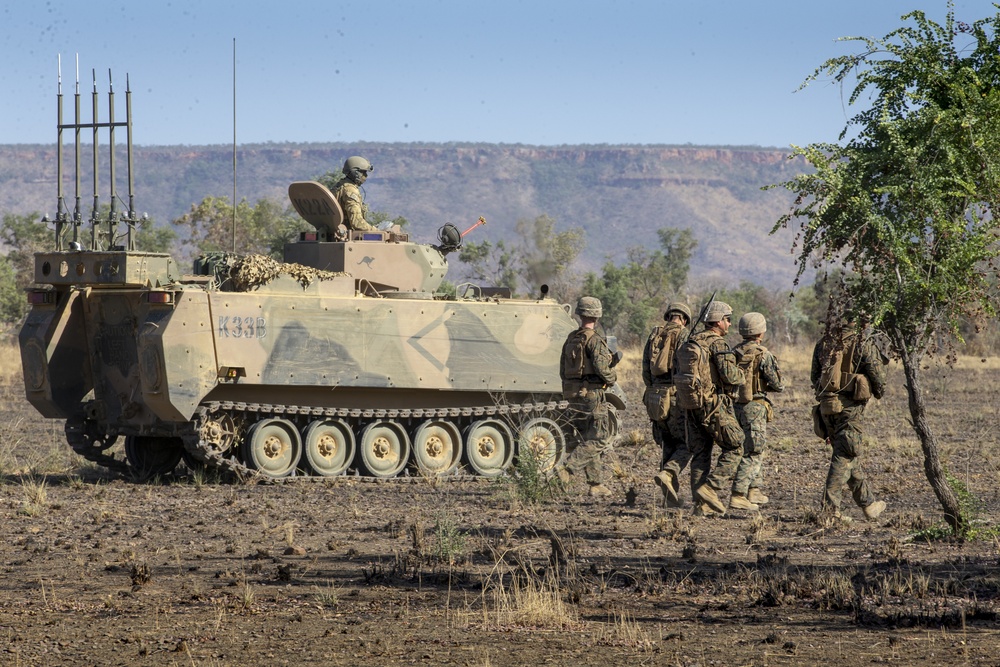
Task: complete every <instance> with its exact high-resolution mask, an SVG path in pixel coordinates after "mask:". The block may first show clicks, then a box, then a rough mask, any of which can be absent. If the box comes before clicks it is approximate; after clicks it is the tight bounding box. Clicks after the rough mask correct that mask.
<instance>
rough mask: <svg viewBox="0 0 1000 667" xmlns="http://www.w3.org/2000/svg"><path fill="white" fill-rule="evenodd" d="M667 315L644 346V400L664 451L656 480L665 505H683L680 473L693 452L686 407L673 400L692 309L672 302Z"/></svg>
mask: <svg viewBox="0 0 1000 667" xmlns="http://www.w3.org/2000/svg"><path fill="white" fill-rule="evenodd" d="M663 319H664V320H665V321H666V324H664V325H663V326H658V327H655V328H654V329H653V331H652V332H651V333H650V334H649V338H648V340H646V346H645V347H644V348H643V350H642V381H643V383H645V385H646V392H645V394H644V395H643V403H645V405H646V412H647V414H648V416H649V420H650V423H651V425H652V430H653V440H654V441H655V442H656V444H657V445H659V446H660V452H661V456H660V472H659V473H657V475H656V477H654V478H653V481H654V482H655V483H656V485H657V486H658V487H659V488H660V491H661V492H662V493H663V504H664V506H665V507H683V506H684V503H683V502H682V501H681V499H680V475H681V471H682V470H684V468H685V467H687V464H688V462H689V461H690V460H691V453H690V452H689V451H688V447H687V442H686V440H685V437H684V411H683V410H682V409H681V408H679V407H678V406H677V405H676V401H674V400H673V396H674V394H675V390H674V387H673V361H674V352H675V351H676V349H677V346H678V344H680V343H681V342H682V341H683V340H684V338H685V337H686V336H687V327H688V324H689V323H690V322H691V309H690V308H689V307H688V306H687V304H685V303H671V304H668V305H667V310H666V312H665V313H664V314H663Z"/></svg>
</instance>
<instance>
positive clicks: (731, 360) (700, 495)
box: [674, 301, 757, 516]
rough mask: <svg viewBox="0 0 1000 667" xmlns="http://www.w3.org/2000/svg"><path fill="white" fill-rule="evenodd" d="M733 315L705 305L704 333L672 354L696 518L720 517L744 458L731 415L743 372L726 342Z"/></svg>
mask: <svg viewBox="0 0 1000 667" xmlns="http://www.w3.org/2000/svg"><path fill="white" fill-rule="evenodd" d="M732 315H733V309H732V308H731V307H730V306H729V304H727V303H724V302H722V301H712V302H710V303H709V304H708V306H707V307H706V308H705V311H704V314H703V315H702V321H703V322H704V323H705V330H704V331H701V332H699V333H696V334H694V335H692V336H691V337H690V338H689V339H688V342H686V343H685V344H684V345H682V346H681V347H680V348H678V350H677V353H676V355H675V356H676V360H675V363H676V364H677V368H676V370H675V372H674V385H675V386H676V387H677V395H678V402H679V403H680V404H681V405H682V406H683V407H684V408H685V416H684V418H685V430H686V433H687V443H688V449H689V450H690V452H691V492H692V496H693V497H694V498H695V499H696V501H697V505H696V507H695V514H696V515H698V516H707V515H710V514H724V513H725V511H726V506H725V505H724V504H723V503H722V501H721V500H720V499H719V495H718V492H719V491H721V490H722V489H723V488H728V487H729V486H730V485H731V483H732V480H733V477H734V476H735V474H736V469H737V467H738V466H739V464H740V459H742V458H743V429H742V428H741V427H740V424H739V422H738V421H737V420H736V414H735V413H734V411H733V397H734V396H735V392H736V389H737V387H739V386H740V385H741V384H743V371H742V370H740V368H739V367H738V366H737V364H736V355H735V354H733V351H732V350H731V349H730V348H729V345H728V344H727V343H726V339H725V335H726V332H727V331H728V330H729V327H730V325H731V324H732ZM691 359H696V361H691ZM713 444H718V446H719V450H720V452H719V458H718V461H716V464H715V468H712V446H713ZM747 509H757V506H756V505H751V506H750V507H749V508H747Z"/></svg>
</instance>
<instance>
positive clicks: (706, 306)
mask: <svg viewBox="0 0 1000 667" xmlns="http://www.w3.org/2000/svg"><path fill="white" fill-rule="evenodd" d="M718 293H719V290H715V291H714V292H712V296H711V297H709V299H708V301H706V302H705V305H704V306H702V308H701V312H700V313H698V319H696V320H695V321H694V322H692V323H691V329H690V330H689V331H688V333H687V337H688V338H690V337H691V336H693V335H694V328H695V327H696V326H698V323H699V322H701V321H702V320H703V319H704V318H705V313H707V312H708V307H709V306H710V305H712V302H713V301H715V295H716V294H718Z"/></svg>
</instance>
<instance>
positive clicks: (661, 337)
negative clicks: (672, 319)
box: [649, 326, 684, 384]
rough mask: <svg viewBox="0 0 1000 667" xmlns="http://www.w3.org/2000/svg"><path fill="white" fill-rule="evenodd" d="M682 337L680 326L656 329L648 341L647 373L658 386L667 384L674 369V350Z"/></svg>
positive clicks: (682, 332)
mask: <svg viewBox="0 0 1000 667" xmlns="http://www.w3.org/2000/svg"><path fill="white" fill-rule="evenodd" d="M683 335H684V328H683V327H680V326H672V327H670V326H664V327H657V329H656V331H654V332H653V335H652V336H651V337H650V341H649V347H650V349H649V373H650V375H652V376H653V378H655V379H656V380H657V381H658V383H659V384H669V383H670V381H671V377H670V376H671V371H673V369H674V350H675V348H676V347H677V341H678V340H679V339H680V338H681V336H683Z"/></svg>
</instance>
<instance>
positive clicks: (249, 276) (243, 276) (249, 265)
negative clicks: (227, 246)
mask: <svg viewBox="0 0 1000 667" xmlns="http://www.w3.org/2000/svg"><path fill="white" fill-rule="evenodd" d="M282 274H284V275H288V276H291V277H293V278H295V279H296V280H297V281H298V282H299V284H301V285H302V286H303V287H308V286H309V285H310V284H311V283H312V282H313V281H314V280H333V279H334V278H340V277H344V276H349V275H351V274H349V273H344V272H342V271H322V270H320V269H314V268H311V267H308V266H303V265H301V264H285V263H283V262H279V261H278V260H276V259H274V258H272V257H268V256H267V255H240V256H235V257H233V258H232V261H231V264H230V271H229V276H230V278H232V280H233V286H234V287H235V288H236V290H237V291H239V292H247V291H250V290H252V289H255V288H257V287H260V286H261V285H266V284H267V283H269V282H271V281H272V280H274V279H275V278H277V277H278V276H280V275H282Z"/></svg>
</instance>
